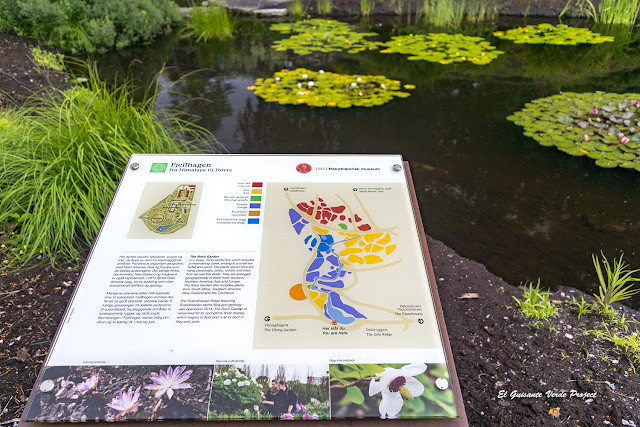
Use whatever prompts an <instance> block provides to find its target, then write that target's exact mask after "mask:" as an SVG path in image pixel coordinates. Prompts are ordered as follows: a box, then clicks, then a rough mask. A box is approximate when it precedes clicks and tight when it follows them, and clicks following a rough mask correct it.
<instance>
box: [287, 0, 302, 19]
mask: <svg viewBox="0 0 640 427" xmlns="http://www.w3.org/2000/svg"><path fill="white" fill-rule="evenodd" d="M287 9H288V10H289V14H290V15H291V16H293V17H300V16H304V14H305V13H306V7H305V6H304V3H303V1H302V0H293V1H290V2H289V3H288V4H287Z"/></svg>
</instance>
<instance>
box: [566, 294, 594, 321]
mask: <svg viewBox="0 0 640 427" xmlns="http://www.w3.org/2000/svg"><path fill="white" fill-rule="evenodd" d="M571 304H572V305H575V306H576V309H577V310H578V319H580V318H581V317H582V315H583V314H587V313H591V310H590V309H589V307H591V304H589V303H588V302H586V301H585V300H584V297H581V298H580V302H578V300H577V299H576V297H572V298H571Z"/></svg>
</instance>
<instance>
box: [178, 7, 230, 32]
mask: <svg viewBox="0 0 640 427" xmlns="http://www.w3.org/2000/svg"><path fill="white" fill-rule="evenodd" d="M184 34H185V36H186V37H191V36H198V39H197V41H201V40H204V41H208V40H211V39H214V38H215V39H227V38H229V37H232V36H233V22H232V20H231V18H230V17H229V12H228V11H227V7H226V5H224V4H221V3H208V4H207V6H204V7H194V8H193V11H192V12H191V19H189V20H188V21H187V23H186V24H185V27H184Z"/></svg>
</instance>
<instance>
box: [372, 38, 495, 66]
mask: <svg viewBox="0 0 640 427" xmlns="http://www.w3.org/2000/svg"><path fill="white" fill-rule="evenodd" d="M381 46H382V47H385V49H383V50H381V51H380V52H381V53H400V54H403V55H410V56H409V58H408V59H410V60H413V61H417V60H424V61H430V62H438V63H440V64H450V63H453V62H471V63H472V64H477V65H483V64H488V63H489V62H491V61H492V60H494V59H495V58H497V57H498V56H499V55H500V54H502V53H503V52H502V51H500V50H497V49H496V48H495V46H492V45H491V44H490V43H489V42H488V41H486V40H485V39H483V38H481V37H470V36H464V35H462V34H444V33H430V34H428V35H423V34H410V35H408V36H394V37H392V38H391V40H390V41H388V42H386V43H382V44H381Z"/></svg>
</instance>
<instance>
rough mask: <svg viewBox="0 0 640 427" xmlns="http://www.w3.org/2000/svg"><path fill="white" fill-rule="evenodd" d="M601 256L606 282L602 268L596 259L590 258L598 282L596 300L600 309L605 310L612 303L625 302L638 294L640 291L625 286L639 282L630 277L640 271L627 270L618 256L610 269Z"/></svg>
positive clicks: (630, 286)
mask: <svg viewBox="0 0 640 427" xmlns="http://www.w3.org/2000/svg"><path fill="white" fill-rule="evenodd" d="M601 255H602V264H604V269H605V271H606V273H607V279H606V280H605V278H604V276H603V274H602V267H601V265H600V260H599V259H598V257H596V256H595V255H592V256H591V258H592V260H593V265H594V267H595V269H596V273H597V275H598V281H599V282H600V286H599V287H598V294H597V295H596V299H597V300H598V304H599V306H600V308H601V309H602V310H606V309H607V308H609V307H610V306H611V304H612V303H614V302H617V301H623V300H626V299H628V298H630V297H631V296H632V295H635V294H637V293H638V292H640V289H633V284H629V285H627V283H629V282H640V278H636V277H632V276H631V275H632V274H633V273H636V272H638V271H640V270H627V265H626V264H625V263H623V262H622V255H620V259H619V260H617V259H615V258H614V259H613V268H612V267H611V265H610V264H609V261H607V258H606V257H605V256H604V254H601ZM625 285H626V286H625Z"/></svg>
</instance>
